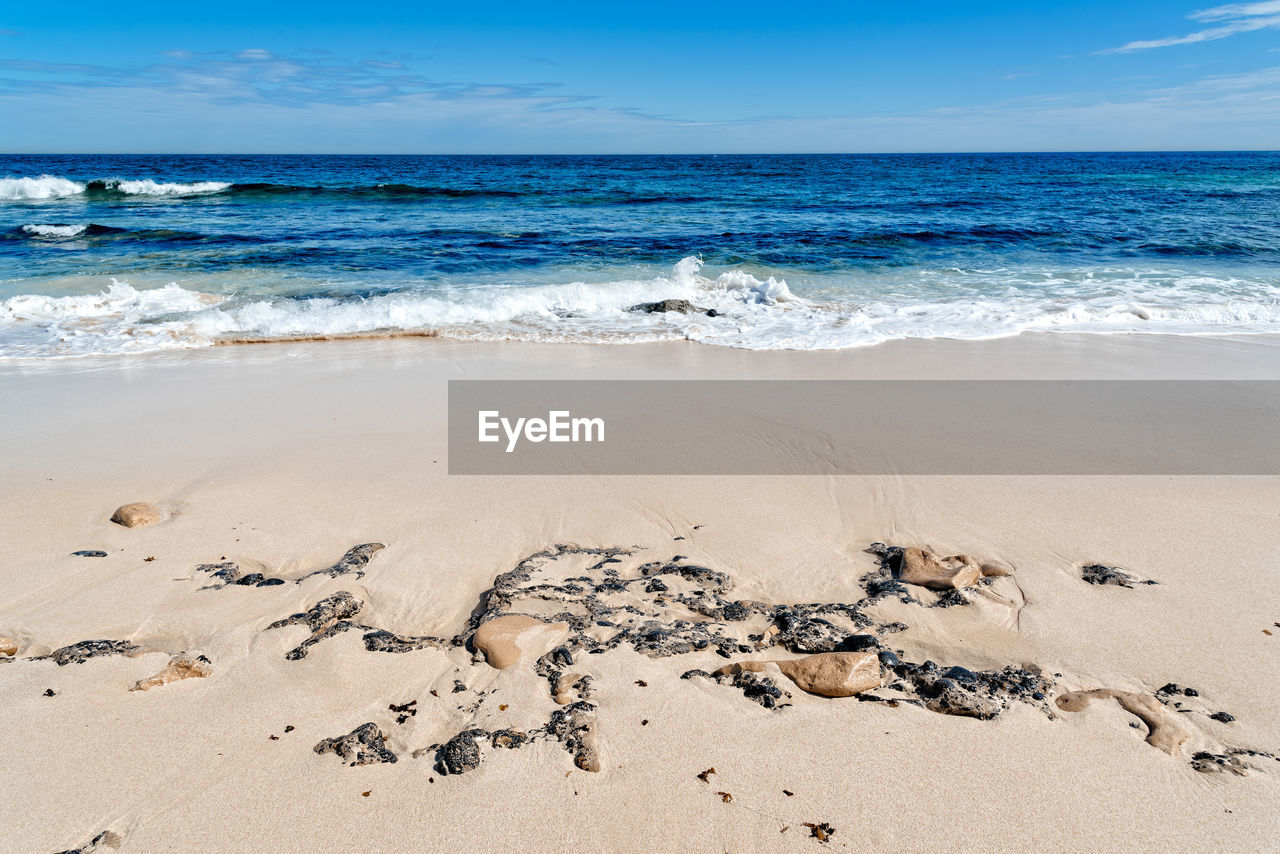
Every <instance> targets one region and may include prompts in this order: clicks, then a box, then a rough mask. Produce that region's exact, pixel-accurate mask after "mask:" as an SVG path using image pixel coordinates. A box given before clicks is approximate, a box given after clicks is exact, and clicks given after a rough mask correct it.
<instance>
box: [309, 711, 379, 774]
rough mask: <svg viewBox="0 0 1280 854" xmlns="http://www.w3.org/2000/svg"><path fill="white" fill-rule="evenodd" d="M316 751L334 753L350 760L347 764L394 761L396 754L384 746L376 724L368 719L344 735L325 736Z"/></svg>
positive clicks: (315, 748)
mask: <svg viewBox="0 0 1280 854" xmlns="http://www.w3.org/2000/svg"><path fill="white" fill-rule="evenodd" d="M313 749H314V750H315V752H316V753H336V754H338V755H339V756H340V757H342V758H343V759H347V760H350V762H349V763H348V764H349V765H353V766H354V765H375V764H377V763H379V762H395V761H396V755H395V754H394V753H392V752H391V751H390V750H388V749H387V748H386V739H385V737H384V736H383V735H382V730H380V729H378V726H377V724H375V723H373V722H372V721H370V722H369V723H366V724H361V725H360V726H358V727H356V728H355V729H353V730H352V731H351V732H349V733H347V734H346V735H342V736H336V737H334V738H326V739H324V740H323V741H321V742H320V743H319V744H317V745H316V746H315V747H314V748H313Z"/></svg>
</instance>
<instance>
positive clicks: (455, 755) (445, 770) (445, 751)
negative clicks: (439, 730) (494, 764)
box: [436, 729, 487, 776]
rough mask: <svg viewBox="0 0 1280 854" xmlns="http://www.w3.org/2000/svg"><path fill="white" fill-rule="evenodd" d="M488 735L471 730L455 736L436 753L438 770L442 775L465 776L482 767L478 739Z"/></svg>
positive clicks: (480, 730) (481, 731)
mask: <svg viewBox="0 0 1280 854" xmlns="http://www.w3.org/2000/svg"><path fill="white" fill-rule="evenodd" d="M485 735H487V733H486V732H485V731H484V730H482V729H469V730H463V731H462V732H460V733H458V734H457V735H455V736H454V737H453V738H451V739H449V740H448V741H446V742H445V743H444V744H442V745H440V749H439V750H437V751H436V770H437V771H439V772H440V773H441V774H444V775H446V776H448V775H449V774H465V773H466V772H468V771H471V770H473V769H475V768H478V767H480V748H479V746H477V745H476V739H477V738H483V737H485Z"/></svg>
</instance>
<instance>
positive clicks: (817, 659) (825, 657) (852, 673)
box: [712, 652, 881, 697]
mask: <svg viewBox="0 0 1280 854" xmlns="http://www.w3.org/2000/svg"><path fill="white" fill-rule="evenodd" d="M769 664H776V665H778V669H779V670H781V671H782V674H783V675H784V676H786V677H787V678H788V679H790V680H791V681H792V682H794V683H796V687H798V688H800V690H802V691H808V692H809V693H810V694H817V695H819V696H821V697H852V696H853V695H854V694H859V693H861V692H863V691H870V690H871V689H873V688H879V687H880V683H881V677H880V658H879V656H877V654H876V653H874V652H821V653H818V654H817V655H806V656H805V657H804V658H793V659H788V660H785V661H735V662H734V663H733V664H726V665H725V666H724V667H721V668H720V669H719V670H717V671H716V672H715V673H713V674H712V676H736V675H738V674H739V673H763V672H764V670H765V667H766V665H769Z"/></svg>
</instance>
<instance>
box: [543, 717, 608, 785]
mask: <svg viewBox="0 0 1280 854" xmlns="http://www.w3.org/2000/svg"><path fill="white" fill-rule="evenodd" d="M595 710H596V707H595V706H593V705H591V704H590V703H586V702H578V703H573V704H571V705H568V706H565V707H564V708H560V709H556V710H555V711H554V712H552V714H551V720H550V721H548V722H547V727H546V733H547V735H548V736H551V737H552V738H555V739H558V740H559V741H560V742H561V743H562V744H564V749H565V750H567V751H569V752H570V753H572V754H573V764H574V765H577V766H578V767H579V768H581V769H582V770H583V771H599V770H600V748H599V746H598V745H597V743H596V719H595Z"/></svg>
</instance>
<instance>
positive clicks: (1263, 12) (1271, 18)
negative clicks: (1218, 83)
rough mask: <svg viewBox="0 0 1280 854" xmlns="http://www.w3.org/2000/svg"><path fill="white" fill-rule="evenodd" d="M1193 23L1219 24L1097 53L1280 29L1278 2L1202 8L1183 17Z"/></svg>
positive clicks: (1269, 0)
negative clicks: (1181, 34)
mask: <svg viewBox="0 0 1280 854" xmlns="http://www.w3.org/2000/svg"><path fill="white" fill-rule="evenodd" d="M1187 17H1188V18H1190V19H1191V20H1193V21H1201V22H1203V23H1220V26H1216V27H1210V28H1208V29H1205V30H1199V31H1197V32H1194V33H1188V34H1187V35H1185V36H1168V37H1166V38H1162V39H1152V40H1150V41H1134V42H1129V43H1128V44H1125V45H1121V46H1120V47H1114V48H1111V49H1109V50H1104V51H1101V53H1131V52H1133V51H1137V50H1150V49H1152V48H1157V47H1172V46H1174V45H1181V44H1196V43H1198V42H1209V41H1216V40H1218V39H1225V38H1227V37H1228V36H1234V35H1239V34H1240V33H1251V32H1256V31H1258V30H1272V29H1280V0H1263V2H1259V3H1232V4H1230V5H1227V6H1215V7H1213V8H1212V9H1202V10H1201V11H1199V12H1192V13H1191V14H1190V15H1188V16H1187Z"/></svg>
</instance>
